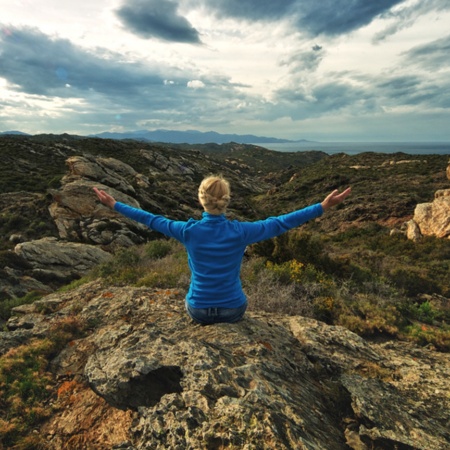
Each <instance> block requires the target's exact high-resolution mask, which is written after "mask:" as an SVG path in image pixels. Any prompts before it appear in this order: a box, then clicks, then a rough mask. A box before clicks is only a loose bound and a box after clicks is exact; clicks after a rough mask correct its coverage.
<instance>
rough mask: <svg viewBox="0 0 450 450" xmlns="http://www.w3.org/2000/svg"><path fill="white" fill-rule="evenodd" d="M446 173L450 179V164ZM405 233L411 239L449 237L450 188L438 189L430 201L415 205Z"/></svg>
mask: <svg viewBox="0 0 450 450" xmlns="http://www.w3.org/2000/svg"><path fill="white" fill-rule="evenodd" d="M446 173H447V178H448V179H449V180H450V164H449V166H448V167H447V172H446ZM406 234H407V236H408V238H409V239H412V240H417V239H420V238H421V237H422V236H436V237H438V238H447V239H450V189H439V190H438V191H436V193H435V195H434V200H433V201H432V202H430V203H419V204H418V205H417V206H416V209H415V210H414V217H413V219H411V220H410V221H408V222H407V223H406Z"/></svg>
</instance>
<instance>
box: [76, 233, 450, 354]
mask: <svg viewBox="0 0 450 450" xmlns="http://www.w3.org/2000/svg"><path fill="white" fill-rule="evenodd" d="M346 234H347V235H350V234H351V232H346ZM355 236H359V237H355ZM355 236H354V237H353V238H351V239H349V238H348V237H347V238H346V239H344V238H343V236H341V235H337V236H336V239H331V238H329V237H325V238H324V237H321V236H319V235H315V234H312V233H301V232H290V233H288V234H287V235H284V236H282V237H279V238H276V239H274V240H273V241H268V242H263V243H259V244H254V245H253V246H251V248H249V257H248V258H247V259H246V260H245V261H244V263H243V267H242V281H243V285H244V289H245V291H246V293H247V296H248V298H249V309H250V310H257V311H261V310H263V311H267V312H276V313H283V314H289V315H298V314H300V315H305V316H309V317H312V318H315V319H318V320H322V321H325V322H327V323H329V324H333V325H342V326H345V327H347V328H348V329H350V330H351V331H354V332H355V333H358V334H360V335H362V336H365V337H367V338H378V337H380V336H384V337H390V338H400V339H411V340H414V341H416V342H418V343H419V344H422V345H427V344H431V345H433V346H434V347H435V348H436V349H438V350H440V351H450V326H449V321H450V308H449V305H448V301H445V299H446V298H447V297H448V295H449V283H448V279H447V278H448V277H446V276H445V273H447V274H448V271H449V269H450V253H449V252H450V242H448V241H443V240H438V239H433V241H436V242H435V244H436V245H435V246H434V252H435V253H434V254H433V255H434V256H435V258H436V259H439V260H440V266H441V267H442V276H440V274H439V273H437V271H434V272H430V271H429V270H428V269H427V267H426V256H425V255H422V256H420V257H419V255H418V254H417V252H420V250H421V247H420V246H423V249H426V248H429V246H430V245H431V244H430V242H429V239H427V240H424V241H423V242H422V243H419V244H418V245H419V249H417V248H416V247H415V246H414V245H412V246H410V247H409V245H410V244H409V243H408V242H409V241H407V240H406V238H404V237H399V236H397V235H394V236H385V231H383V233H382V236H379V235H377V234H373V236H372V239H368V238H367V236H366V235H365V234H364V233H363V234H362V235H361V234H359V233H355ZM373 239H382V240H383V241H386V242H385V247H383V246H382V245H380V246H379V247H378V251H379V252H380V254H379V255H372V253H373V250H371V249H372V247H373V245H374V244H373ZM430 239H431V238H430ZM390 240H391V244H390V245H389V241H390ZM437 241H439V243H438V242H437ZM343 242H345V243H346V244H345V245H342V243H343ZM400 243H401V245H400ZM349 244H350V246H351V247H352V248H358V249H359V251H358V253H359V254H360V255H361V256H360V257H359V258H355V259H354V260H352V259H350V258H349V255H348V253H347V252H348V245H349ZM340 245H342V247H340ZM383 248H385V250H383ZM406 248H409V249H410V254H408V252H407V251H406ZM300 249H301V250H300ZM371 252H372V253H371ZM365 253H367V255H366V254H365ZM293 255H296V256H295V257H293ZM370 255H372V257H370ZM375 256H376V257H375ZM387 257H389V264H383V260H384V258H387ZM445 267H447V269H446V270H447V272H446V271H445ZM400 271H403V272H402V273H405V274H406V275H405V276H404V278H402V277H401V276H399V273H400ZM408 274H412V275H408ZM419 275H420V276H419ZM90 278H102V279H104V280H105V283H106V284H107V285H111V284H113V285H135V286H147V287H155V288H179V289H187V287H188V284H189V268H188V265H187V258H186V253H185V250H184V248H183V247H182V246H181V245H180V244H179V243H177V242H176V241H174V240H156V241H152V242H149V243H147V244H144V245H142V246H136V247H132V248H129V249H126V250H122V251H121V252H119V253H118V254H117V255H116V257H115V258H114V259H112V260H111V261H108V262H107V263H104V264H102V265H101V266H99V267H98V268H96V269H95V270H94V271H93V273H92V274H90ZM87 279H88V278H86V280H87ZM410 279H411V280H412V279H414V280H415V282H414V289H412V288H411V285H410V284H408V280H410ZM77 283H79V282H77ZM445 296H447V297H445ZM442 300H444V301H442Z"/></svg>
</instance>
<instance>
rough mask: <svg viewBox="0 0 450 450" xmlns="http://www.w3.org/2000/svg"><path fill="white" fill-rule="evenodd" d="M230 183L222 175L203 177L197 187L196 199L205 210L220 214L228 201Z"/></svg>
mask: <svg viewBox="0 0 450 450" xmlns="http://www.w3.org/2000/svg"><path fill="white" fill-rule="evenodd" d="M230 198H231V197H230V184H229V183H228V181H227V180H225V179H224V178H223V177H222V176H220V175H218V176H215V175H212V176H209V177H207V178H205V179H204V180H203V181H202V182H201V183H200V186H199V188H198V199H199V200H200V203H201V204H202V206H203V208H204V209H205V211H206V212H208V213H211V214H222V213H224V212H225V210H226V209H227V206H228V204H229V203H230Z"/></svg>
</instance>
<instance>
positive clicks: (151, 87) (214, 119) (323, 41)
mask: <svg viewBox="0 0 450 450" xmlns="http://www.w3.org/2000/svg"><path fill="white" fill-rule="evenodd" d="M375 3H377V4H376V5H375ZM375 3H374V5H371V6H370V7H366V6H367V0H356V1H355V2H348V1H345V0H334V1H331V0H327V1H325V2H322V3H317V1H316V0H286V1H283V2H261V1H260V0H246V2H243V1H242V0H227V1H226V2H217V1H215V0H167V1H166V2H165V3H164V8H163V9H158V11H156V10H155V11H156V12H157V14H156V13H155V14H156V15H153V16H152V8H153V9H155V8H156V6H157V5H159V4H160V3H158V2H156V0H132V1H130V2H125V0H98V1H96V2H94V3H92V2H81V3H80V2H79V1H75V0H68V1H66V2H63V3H61V2H59V1H57V0H43V1H42V2H40V3H39V4H37V3H36V2H32V1H31V0H22V1H21V2H10V1H8V0H0V9H1V11H2V17H1V18H0V21H1V23H0V49H1V52H0V87H1V89H0V131H6V130H8V129H19V130H22V131H25V132H30V133H35V132H64V131H67V132H72V133H77V134H86V133H92V132H95V131H98V132H100V131H107V130H109V129H112V128H113V127H120V128H121V129H123V130H125V129H128V130H134V129H141V128H142V127H143V126H145V127H149V128H158V127H159V128H176V129H183V128H186V129H187V128H196V129H200V130H202V131H209V130H210V129H215V130H216V131H220V132H227V133H234V132H239V133H252V134H259V135H262V134H264V135H274V136H276V137H286V138H292V139H300V138H311V136H310V135H309V133H316V135H315V137H314V138H315V139H319V140H320V138H318V136H317V133H320V130H322V133H323V134H324V139H325V135H328V136H327V137H326V138H327V139H328V140H330V139H332V138H333V135H334V136H336V138H337V137H338V136H342V135H343V132H342V133H341V130H345V135H346V136H350V135H351V133H352V130H353V133H354V136H355V139H361V138H362V137H363V136H364V135H367V136H369V135H370V136H373V135H374V132H373V127H374V125H373V124H374V123H376V124H377V126H379V127H380V133H386V136H385V139H386V140H389V133H390V134H391V135H395V136H398V135H401V134H402V133H403V135H404V136H405V139H408V138H409V135H410V130H411V129H412V128H414V129H415V130H417V133H419V130H420V133H423V135H424V136H425V134H426V135H427V136H429V135H432V134H433V133H434V134H435V135H436V136H440V139H442V136H444V137H445V136H447V138H446V139H448V140H450V131H449V130H448V126H447V125H445V126H444V125H443V124H445V123H448V119H449V117H450V114H449V112H450V93H449V92H450V89H449V88H450V86H449V82H448V81H447V80H448V79H449V77H448V67H449V66H448V58H446V57H445V56H446V54H447V53H448V52H446V49H447V48H448V47H447V44H448V40H449V39H450V38H449V32H448V23H449V22H450V5H449V4H448V1H447V0H420V1H419V0H405V1H401V0H386V1H383V2H375ZM317 5H319V6H317ZM121 8H122V9H121ZM127 8H128V9H127ZM145 8H147V9H145ZM119 10H121V11H122V15H120V14H118V11H119ZM141 10H145V11H146V17H145V20H142V21H141V19H140V15H139V14H138V12H139V11H141ZM336 11H339V17H335V16H336ZM313 13H314V14H313ZM308 17H309V21H306V20H307V18H308ZM2 24H3V25H2ZM150 105H151V107H149V106H150ZM5 111H7V114H6V113H5ZM424 117H426V118H427V119H426V123H427V127H428V128H427V130H425V129H424V127H423V125H422V124H423V122H421V121H423V118H424ZM383 123H384V124H385V126H383ZM327 124H329V126H327ZM332 124H337V125H336V126H332ZM395 124H397V125H398V126H397V127H395ZM212 127H214V128H212ZM272 130H273V131H272ZM347 138H348V137H347ZM427 139H428V137H427Z"/></svg>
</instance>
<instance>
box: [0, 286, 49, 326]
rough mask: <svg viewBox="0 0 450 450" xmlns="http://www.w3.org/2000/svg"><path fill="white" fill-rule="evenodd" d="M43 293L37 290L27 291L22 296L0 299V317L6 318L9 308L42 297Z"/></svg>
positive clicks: (9, 315) (7, 317)
mask: <svg viewBox="0 0 450 450" xmlns="http://www.w3.org/2000/svg"><path fill="white" fill-rule="evenodd" d="M42 296H43V293H42V292H38V291H31V292H28V294H26V295H25V296H23V297H18V298H12V299H4V300H1V301H0V319H2V320H5V321H6V320H8V319H9V318H10V317H11V310H12V309H13V308H15V307H16V306H21V305H28V304H30V303H33V302H35V301H36V300H39V299H40V298H42Z"/></svg>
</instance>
